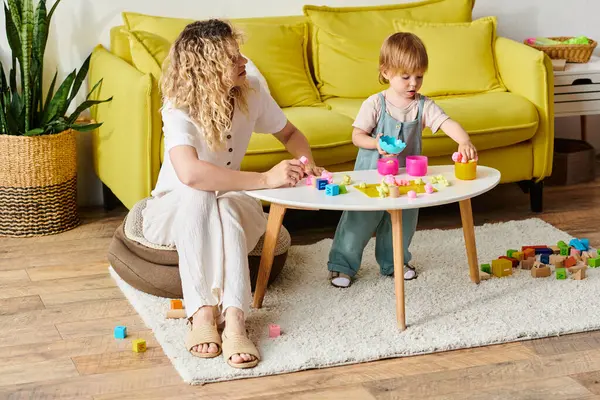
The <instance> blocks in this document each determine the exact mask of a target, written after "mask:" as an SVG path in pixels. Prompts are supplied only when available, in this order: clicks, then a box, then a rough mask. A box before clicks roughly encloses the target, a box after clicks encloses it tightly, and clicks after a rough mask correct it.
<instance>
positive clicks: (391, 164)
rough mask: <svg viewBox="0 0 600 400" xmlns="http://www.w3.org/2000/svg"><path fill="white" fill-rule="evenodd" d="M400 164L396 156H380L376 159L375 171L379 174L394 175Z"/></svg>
mask: <svg viewBox="0 0 600 400" xmlns="http://www.w3.org/2000/svg"><path fill="white" fill-rule="evenodd" d="M399 166H400V164H399V162H398V159H397V158H396V157H382V158H380V159H379V160H377V172H379V174H380V175H384V176H385V175H396V174H397V173H398V168H399Z"/></svg>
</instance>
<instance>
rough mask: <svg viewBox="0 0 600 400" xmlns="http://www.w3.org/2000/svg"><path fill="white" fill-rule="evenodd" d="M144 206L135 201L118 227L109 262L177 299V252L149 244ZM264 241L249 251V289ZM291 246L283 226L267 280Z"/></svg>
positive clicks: (137, 282) (134, 281)
mask: <svg viewBox="0 0 600 400" xmlns="http://www.w3.org/2000/svg"><path fill="white" fill-rule="evenodd" d="M145 207H146V200H145V199H144V200H141V201H140V202H138V203H136V204H135V205H134V206H133V207H132V208H131V210H130V211H129V213H128V214H127V217H126V218H125V221H124V222H123V224H121V225H120V226H119V227H118V228H117V230H116V231H115V234H114V236H113V238H112V241H111V243H110V246H109V248H108V261H109V262H110V264H111V266H112V267H113V269H114V270H115V272H116V273H117V274H118V275H119V276H120V277H121V279H123V280H124V281H125V282H127V283H128V284H129V285H131V286H133V287H134V288H136V289H138V290H141V291H142V292H144V293H149V294H152V295H155V296H160V297H168V298H179V299H180V298H182V297H183V293H182V291H181V278H180V276H179V268H178V265H179V257H178V255H177V251H176V250H175V249H174V248H170V247H167V246H160V245H156V244H153V243H150V242H148V241H147V240H146V239H145V238H144V236H143V234H142V210H143V209H144V208H145ZM263 242H264V236H263V237H262V238H261V239H260V240H259V242H258V244H257V245H256V246H255V247H254V249H253V250H252V251H251V252H250V253H249V254H248V264H249V269H250V284H251V288H252V291H254V287H255V285H256V278H257V276H258V267H259V264H260V256H261V253H262V245H263ZM290 245H291V237H290V234H289V232H288V231H287V229H285V227H283V226H282V227H281V231H280V233H279V237H278V238H277V244H276V246H275V251H274V254H275V257H274V259H273V266H272V268H271V274H270V276H269V283H271V282H273V280H275V279H276V278H277V276H278V275H279V273H280V272H281V270H282V269H283V267H284V265H285V261H286V259H287V254H288V249H289V248H290Z"/></svg>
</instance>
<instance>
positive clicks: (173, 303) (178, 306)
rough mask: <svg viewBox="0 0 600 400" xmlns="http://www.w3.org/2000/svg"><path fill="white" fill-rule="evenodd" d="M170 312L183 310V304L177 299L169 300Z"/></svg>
mask: <svg viewBox="0 0 600 400" xmlns="http://www.w3.org/2000/svg"><path fill="white" fill-rule="evenodd" d="M171 310H183V303H182V302H181V300H179V299H171Z"/></svg>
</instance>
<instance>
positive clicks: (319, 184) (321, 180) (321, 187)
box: [317, 178, 329, 190]
mask: <svg viewBox="0 0 600 400" xmlns="http://www.w3.org/2000/svg"><path fill="white" fill-rule="evenodd" d="M328 184H329V182H328V181H327V179H325V178H317V189H319V190H325V187H326V186H327V185H328Z"/></svg>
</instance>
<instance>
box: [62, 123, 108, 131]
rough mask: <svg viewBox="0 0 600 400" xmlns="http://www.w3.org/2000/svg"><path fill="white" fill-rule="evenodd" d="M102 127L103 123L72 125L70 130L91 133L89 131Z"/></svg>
mask: <svg viewBox="0 0 600 400" xmlns="http://www.w3.org/2000/svg"><path fill="white" fill-rule="evenodd" d="M101 126H102V122H100V123H97V124H85V125H77V124H71V125H69V128H71V129H74V130H76V131H79V132H89V131H93V130H94V129H97V128H99V127H101Z"/></svg>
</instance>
